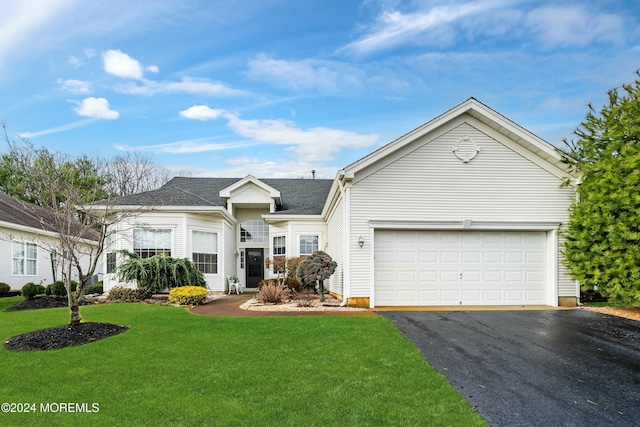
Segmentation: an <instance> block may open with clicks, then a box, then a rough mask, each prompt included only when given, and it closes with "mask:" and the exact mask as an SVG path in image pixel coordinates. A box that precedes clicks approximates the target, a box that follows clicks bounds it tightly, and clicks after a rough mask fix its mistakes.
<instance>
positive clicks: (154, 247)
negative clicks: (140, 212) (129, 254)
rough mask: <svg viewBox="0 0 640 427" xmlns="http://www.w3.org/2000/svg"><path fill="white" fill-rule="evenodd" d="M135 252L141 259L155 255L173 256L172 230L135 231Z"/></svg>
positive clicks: (140, 229) (141, 229) (151, 229)
mask: <svg viewBox="0 0 640 427" xmlns="http://www.w3.org/2000/svg"><path fill="white" fill-rule="evenodd" d="M133 252H134V253H136V254H137V255H138V256H139V257H140V258H151V257H152V256H154V255H167V256H171V230H169V229H160V228H136V229H134V230H133Z"/></svg>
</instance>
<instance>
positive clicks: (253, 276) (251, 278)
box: [246, 249, 264, 288]
mask: <svg viewBox="0 0 640 427" xmlns="http://www.w3.org/2000/svg"><path fill="white" fill-rule="evenodd" d="M246 251H247V288H257V287H258V282H259V281H261V280H262V279H264V249H247V250H246Z"/></svg>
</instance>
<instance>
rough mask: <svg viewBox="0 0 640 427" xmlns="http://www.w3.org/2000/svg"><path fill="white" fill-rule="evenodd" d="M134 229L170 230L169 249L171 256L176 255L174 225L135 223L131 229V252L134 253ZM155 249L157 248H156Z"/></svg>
mask: <svg viewBox="0 0 640 427" xmlns="http://www.w3.org/2000/svg"><path fill="white" fill-rule="evenodd" d="M136 230H169V231H170V232H171V247H170V248H169V249H170V250H171V256H172V257H176V254H175V250H176V244H175V243H176V242H175V238H176V225H175V224H173V225H155V224H153V225H151V224H145V225H136V226H134V227H133V228H132V229H131V252H134V253H135V250H136V249H135V231H136ZM156 249H157V248H156Z"/></svg>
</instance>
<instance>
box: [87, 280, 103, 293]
mask: <svg viewBox="0 0 640 427" xmlns="http://www.w3.org/2000/svg"><path fill="white" fill-rule="evenodd" d="M82 292H83V293H84V294H85V295H90V294H101V293H103V292H104V288H103V286H102V282H98V283H94V284H93V285H89V286H85V287H84V289H83V291H82Z"/></svg>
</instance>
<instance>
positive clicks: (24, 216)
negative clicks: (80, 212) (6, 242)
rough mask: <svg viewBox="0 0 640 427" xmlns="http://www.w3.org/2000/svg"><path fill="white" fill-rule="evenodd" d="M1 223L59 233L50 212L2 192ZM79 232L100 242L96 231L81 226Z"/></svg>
mask: <svg viewBox="0 0 640 427" xmlns="http://www.w3.org/2000/svg"><path fill="white" fill-rule="evenodd" d="M0 221H4V222H8V223H11V224H16V225H20V226H23V227H30V228H34V229H36V230H43V231H49V232H53V233H57V232H58V230H57V228H56V226H55V225H54V223H53V217H52V215H51V214H50V213H49V211H47V210H46V209H43V208H41V207H40V206H38V205H34V204H32V203H27V202H24V201H22V200H18V199H16V198H15V197H12V196H10V195H8V194H6V193H3V192H0ZM63 223H64V222H63ZM78 224H79V223H78ZM72 225H73V224H72ZM78 230H81V231H82V232H83V237H85V238H86V239H91V240H98V234H97V233H96V232H95V231H93V230H84V227H83V226H81V225H78Z"/></svg>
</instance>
